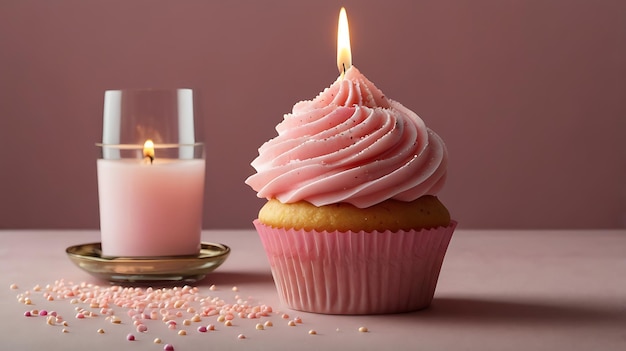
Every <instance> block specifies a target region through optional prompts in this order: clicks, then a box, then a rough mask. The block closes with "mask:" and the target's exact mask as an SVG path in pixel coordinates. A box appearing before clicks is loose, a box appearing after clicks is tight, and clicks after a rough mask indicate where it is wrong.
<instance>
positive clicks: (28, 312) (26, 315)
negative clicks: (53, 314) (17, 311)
mask: <svg viewBox="0 0 626 351" xmlns="http://www.w3.org/2000/svg"><path fill="white" fill-rule="evenodd" d="M24 317H32V314H31V313H30V311H26V312H24Z"/></svg>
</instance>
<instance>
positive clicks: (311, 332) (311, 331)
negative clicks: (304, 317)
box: [309, 329, 317, 335]
mask: <svg viewBox="0 0 626 351" xmlns="http://www.w3.org/2000/svg"><path fill="white" fill-rule="evenodd" d="M309 335H317V332H316V331H315V330H313V329H311V330H309Z"/></svg>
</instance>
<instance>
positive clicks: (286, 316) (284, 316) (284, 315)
mask: <svg viewBox="0 0 626 351" xmlns="http://www.w3.org/2000/svg"><path fill="white" fill-rule="evenodd" d="M281 317H282V318H283V319H289V315H288V314H287V313H283V315H282V316H281Z"/></svg>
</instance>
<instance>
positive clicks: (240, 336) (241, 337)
mask: <svg viewBox="0 0 626 351" xmlns="http://www.w3.org/2000/svg"><path fill="white" fill-rule="evenodd" d="M245 338H246V336H245V335H243V334H239V335H237V339H245Z"/></svg>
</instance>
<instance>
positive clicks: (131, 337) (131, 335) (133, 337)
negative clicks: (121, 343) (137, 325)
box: [126, 334, 135, 341]
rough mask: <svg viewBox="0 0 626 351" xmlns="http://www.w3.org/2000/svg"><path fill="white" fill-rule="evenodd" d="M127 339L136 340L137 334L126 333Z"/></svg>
mask: <svg viewBox="0 0 626 351" xmlns="http://www.w3.org/2000/svg"><path fill="white" fill-rule="evenodd" d="M126 340H128V341H135V336H134V335H133V334H128V335H126Z"/></svg>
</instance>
